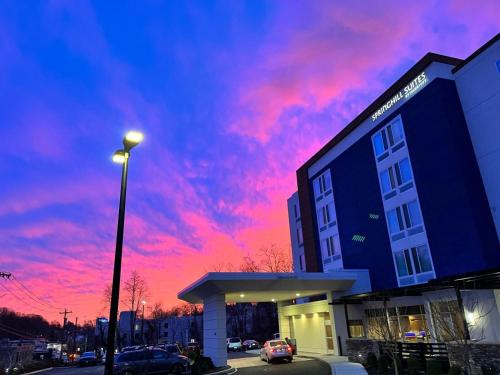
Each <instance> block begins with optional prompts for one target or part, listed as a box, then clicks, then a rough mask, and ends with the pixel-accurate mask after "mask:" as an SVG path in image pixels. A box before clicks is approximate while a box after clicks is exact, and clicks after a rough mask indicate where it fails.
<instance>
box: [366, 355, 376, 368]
mask: <svg viewBox="0 0 500 375" xmlns="http://www.w3.org/2000/svg"><path fill="white" fill-rule="evenodd" d="M377 367H378V359H377V356H376V355H375V353H372V352H370V353H368V355H367V356H366V362H365V368H366V369H367V370H376V369H377Z"/></svg>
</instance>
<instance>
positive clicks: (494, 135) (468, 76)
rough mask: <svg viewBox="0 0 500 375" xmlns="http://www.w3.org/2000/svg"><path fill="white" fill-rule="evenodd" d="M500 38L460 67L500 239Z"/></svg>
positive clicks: (466, 107)
mask: <svg viewBox="0 0 500 375" xmlns="http://www.w3.org/2000/svg"><path fill="white" fill-rule="evenodd" d="M499 61H500V41H497V42H496V43H495V44H493V45H492V46H491V47H489V48H488V49H487V50H486V51H484V52H482V53H481V54H479V55H478V56H476V57H475V58H474V59H473V60H472V61H470V62H469V63H467V65H465V66H464V67H463V68H461V69H460V70H459V71H458V72H457V73H456V77H455V81H456V84H457V89H458V94H459V96H460V101H461V103H462V107H463V110H464V114H465V119H466V122H467V126H468V128H469V133H470V136H471V140H472V145H473V147H474V152H475V153H476V158H477V161H478V164H479V170H480V172H481V175H482V178H483V182H484V187H485V190H486V195H487V197H488V202H489V205H490V209H491V213H492V216H493V220H494V222H495V226H496V230H497V236H498V238H499V239H500V71H499Z"/></svg>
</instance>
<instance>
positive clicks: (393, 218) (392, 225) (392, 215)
mask: <svg viewBox="0 0 500 375" xmlns="http://www.w3.org/2000/svg"><path fill="white" fill-rule="evenodd" d="M387 221H388V222H389V231H390V232H391V234H394V233H399V232H401V231H402V230H403V229H404V226H403V219H402V217H401V208H400V207H396V208H395V209H393V210H390V211H389V212H387Z"/></svg>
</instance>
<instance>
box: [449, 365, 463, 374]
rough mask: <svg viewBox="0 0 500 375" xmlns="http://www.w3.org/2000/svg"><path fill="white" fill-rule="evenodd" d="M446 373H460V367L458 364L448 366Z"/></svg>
mask: <svg viewBox="0 0 500 375" xmlns="http://www.w3.org/2000/svg"><path fill="white" fill-rule="evenodd" d="M448 375H462V368H461V367H460V366H458V365H453V366H450V369H449V370H448Z"/></svg>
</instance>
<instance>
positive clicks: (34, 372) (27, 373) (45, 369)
mask: <svg viewBox="0 0 500 375" xmlns="http://www.w3.org/2000/svg"><path fill="white" fill-rule="evenodd" d="M53 369H54V367H47V368H43V369H41V370H36V371H32V372H25V373H24V374H23V375H31V374H38V373H40V372H44V371H49V370H53Z"/></svg>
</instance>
